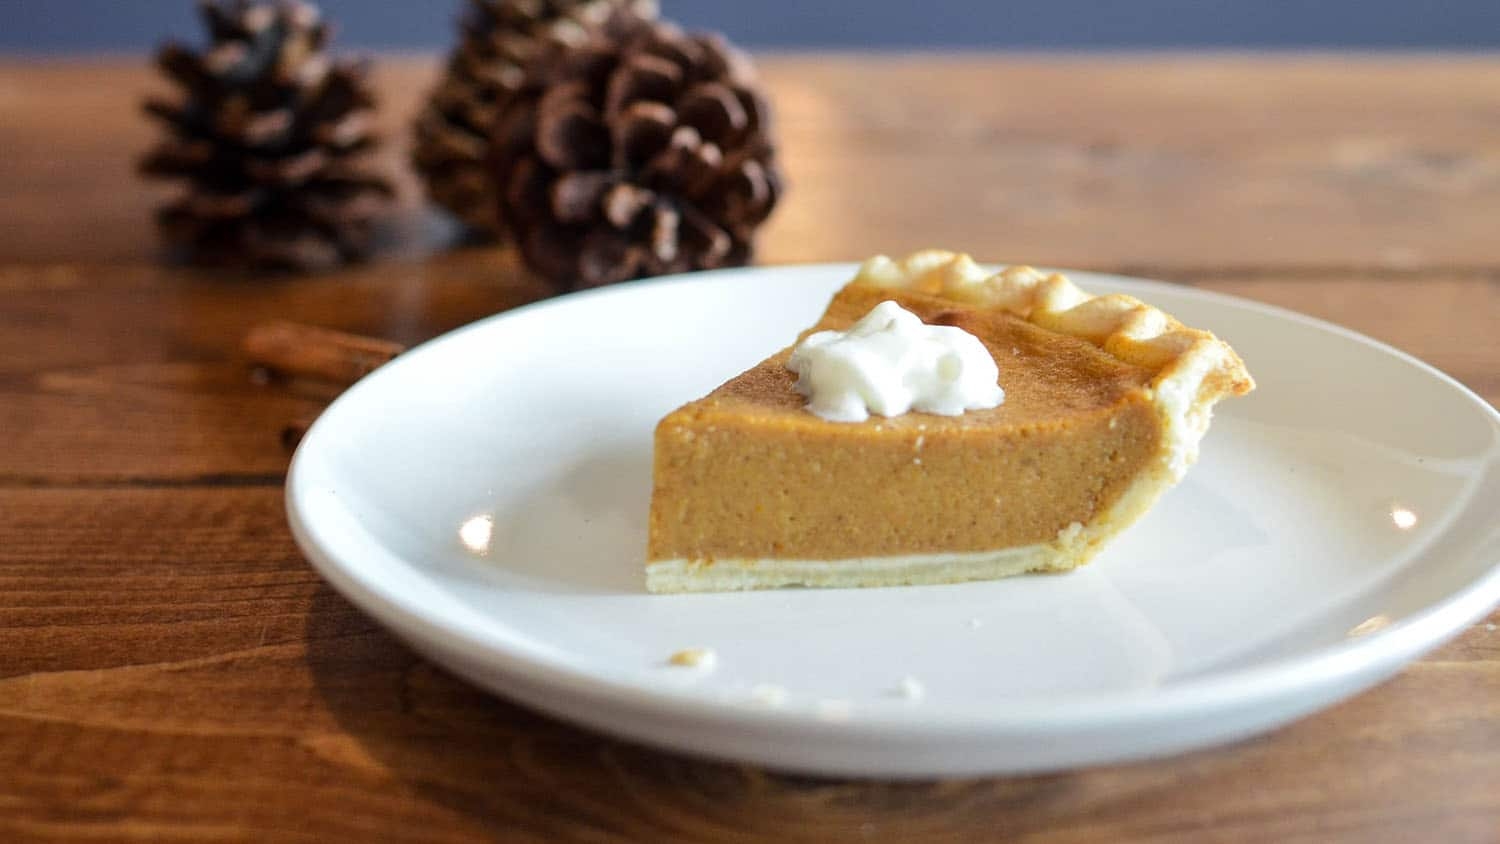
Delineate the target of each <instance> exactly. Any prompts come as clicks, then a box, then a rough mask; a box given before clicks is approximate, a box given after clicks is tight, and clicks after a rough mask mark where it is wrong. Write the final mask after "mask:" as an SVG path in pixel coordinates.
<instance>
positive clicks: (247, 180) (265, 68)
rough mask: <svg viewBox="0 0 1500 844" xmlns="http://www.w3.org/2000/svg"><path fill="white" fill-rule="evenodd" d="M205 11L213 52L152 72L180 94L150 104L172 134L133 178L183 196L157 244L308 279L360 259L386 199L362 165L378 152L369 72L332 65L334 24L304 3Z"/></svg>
mask: <svg viewBox="0 0 1500 844" xmlns="http://www.w3.org/2000/svg"><path fill="white" fill-rule="evenodd" d="M200 10H201V12H202V15H203V19H204V22H205V24H206V25H207V28H208V31H209V36H210V39H211V43H210V46H209V47H208V49H207V50H206V51H204V52H202V53H198V52H194V51H192V50H190V49H188V48H186V47H183V46H181V45H179V44H175V43H169V44H167V45H166V46H164V47H162V49H161V51H160V52H159V53H158V54H157V59H156V61H157V64H158V65H159V66H160V67H161V69H162V70H163V71H164V72H165V73H166V74H167V76H168V77H170V78H171V79H172V81H173V82H175V83H176V84H177V85H178V86H179V87H180V88H181V89H182V90H181V94H180V95H179V97H177V98H176V99H173V100H164V99H157V98H151V99H148V100H147V101H146V104H145V108H146V111H147V113H149V114H151V115H152V116H154V117H156V118H158V119H160V120H161V121H162V123H164V124H165V125H166V128H167V130H168V132H169V136H168V137H167V138H165V139H164V140H162V141H161V142H160V143H159V144H158V145H157V147H156V148H155V149H153V150H152V151H151V152H150V153H148V154H147V155H146V156H145V157H144V158H143V159H142V160H141V162H140V170H141V172H142V173H143V174H145V175H147V176H153V177H160V178H170V179H180V180H182V181H183V182H184V183H185V187H186V190H185V192H184V193H183V195H182V196H181V197H180V198H178V199H176V200H174V201H172V202H171V203H169V204H167V205H166V206H164V207H163V208H161V209H160V210H159V211H158V212H157V222H158V225H159V227H160V229H161V231H162V234H163V236H164V237H165V238H166V240H167V241H168V242H169V243H170V244H172V245H173V246H174V247H176V248H177V249H178V250H180V251H181V252H182V253H184V254H185V256H186V257H188V258H190V259H192V260H194V261H197V262H200V263H210V264H242V265H248V266H252V267H256V268H274V269H296V270H310V269H319V268H324V267H328V266H332V265H335V264H337V263H339V262H341V261H346V260H353V259H356V258H359V257H362V256H363V255H364V254H365V252H366V251H367V248H368V246H369V239H370V231H371V227H372V223H373V220H374V218H375V217H376V216H377V215H378V214H379V212H380V211H381V210H382V209H383V208H384V207H385V205H386V204H387V202H388V201H389V198H390V196H391V193H392V191H391V186H390V184H389V183H388V182H387V181H386V180H385V179H383V178H381V177H380V176H379V175H376V174H374V173H373V172H371V171H370V170H369V169H368V168H367V166H366V165H365V164H364V163H363V158H364V156H365V154H367V153H368V152H369V151H370V150H371V149H372V148H373V147H374V146H375V145H376V143H377V141H376V138H375V136H374V134H373V133H372V132H371V130H370V126H369V116H370V111H371V110H372V108H373V107H374V98H373V96H372V95H371V93H370V90H369V86H368V83H367V81H366V78H365V74H366V69H365V66H364V65H363V64H362V63H357V62H333V61H330V60H329V59H328V57H327V56H326V54H325V53H324V48H325V46H326V44H327V42H328V26H327V24H325V23H323V21H322V20H321V19H320V17H319V14H318V11H317V9H316V8H315V7H313V6H311V5H309V4H307V3H304V2H300V0H277V2H274V3H270V2H260V1H259V0H254V1H252V0H218V1H217V2H215V1H214V0H204V2H202V3H200Z"/></svg>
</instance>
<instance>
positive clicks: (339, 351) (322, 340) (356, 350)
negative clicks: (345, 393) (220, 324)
mask: <svg viewBox="0 0 1500 844" xmlns="http://www.w3.org/2000/svg"><path fill="white" fill-rule="evenodd" d="M242 348H243V350H244V353H245V356H246V357H247V358H249V359H250V362H251V364H253V365H255V366H258V367H264V368H265V369H266V370H269V371H270V372H271V373H272V374H273V375H276V376H280V377H284V378H307V379H314V380H323V381H332V382H334V383H336V384H339V385H342V386H346V387H347V386H349V385H351V384H353V383H354V382H355V381H358V380H359V379H360V378H363V377H364V376H365V375H368V374H369V373H370V372H371V371H373V370H374V369H376V368H378V367H379V366H381V365H382V364H384V363H386V362H388V361H390V360H391V359H392V358H394V357H395V356H396V355H399V354H401V353H402V352H403V351H405V350H406V347H405V346H402V345H401V344H400V343H394V342H392V341H390V340H381V339H378V338H375V337H362V336H360V335H358V334H347V333H345V332H342V331H334V330H332V329H328V328H318V327H317V326H312V325H303V324H301V323H296V322H287V321H285V320H277V321H275V322H266V323H261V324H260V325H256V326H255V327H253V328H251V329H250V333H249V334H247V335H245V341H244V343H243V344H242Z"/></svg>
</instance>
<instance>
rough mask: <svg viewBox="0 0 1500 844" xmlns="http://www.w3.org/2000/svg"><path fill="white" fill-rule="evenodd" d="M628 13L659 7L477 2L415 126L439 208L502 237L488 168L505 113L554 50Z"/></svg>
mask: <svg viewBox="0 0 1500 844" xmlns="http://www.w3.org/2000/svg"><path fill="white" fill-rule="evenodd" d="M620 14H625V15H629V16H631V17H636V18H640V19H642V20H646V19H653V18H655V17H656V14H657V6H656V0H469V4H468V8H467V13H466V14H465V15H464V16H463V17H462V18H461V20H460V23H459V33H460V35H459V43H458V46H456V47H455V48H454V49H453V52H452V54H451V55H449V57H448V66H447V69H446V70H445V71H444V73H443V78H442V79H441V80H440V81H439V82H438V85H437V87H436V88H435V89H434V90H433V92H432V93H431V94H430V95H429V96H428V98H427V103H426V105H425V106H424V107H423V109H422V112H421V113H420V114H419V115H418V116H417V120H416V123H415V125H414V127H413V130H414V132H415V145H414V146H413V149H412V164H413V166H414V167H415V168H416V170H417V172H418V173H420V174H421V176H422V178H423V181H425V182H426V185H427V193H428V195H429V196H430V197H431V198H432V201H433V202H435V203H437V204H438V205H440V206H442V207H444V208H446V209H448V211H450V212H451V213H453V214H454V215H455V216H457V217H458V218H459V219H460V220H462V221H463V222H464V223H465V224H467V225H468V226H469V227H470V228H471V229H473V230H475V231H476V232H480V233H483V234H488V235H492V236H493V235H498V234H500V231H499V221H498V220H497V219H496V216H495V189H494V183H493V181H492V180H491V178H490V173H489V168H488V162H489V157H490V130H491V128H492V126H493V125H494V122H495V113H496V111H497V109H498V108H499V107H500V105H502V104H503V103H504V102H505V101H506V100H508V99H509V98H510V97H511V96H513V95H514V94H515V92H516V91H517V90H518V89H520V87H521V85H522V83H523V82H524V81H525V78H526V77H525V73H524V71H523V68H524V67H525V66H526V65H527V64H529V63H531V62H532V61H533V60H535V59H536V58H537V56H538V55H540V54H541V53H542V52H543V50H544V49H545V48H546V47H547V46H548V45H551V44H575V45H576V44H581V43H583V42H584V41H586V40H587V39H588V38H589V37H590V33H591V32H593V31H594V30H596V29H599V28H600V27H602V26H604V25H606V24H607V23H608V22H609V21H611V20H614V19H615V18H616V16H617V15H620Z"/></svg>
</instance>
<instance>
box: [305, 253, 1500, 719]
mask: <svg viewBox="0 0 1500 844" xmlns="http://www.w3.org/2000/svg"><path fill="white" fill-rule="evenodd" d="M857 266H858V264H856V263H847V262H832V263H798V264H781V265H774V266H762V267H737V268H728V269H720V270H710V271H705V272H696V273H682V274H677V275H671V276H663V277H659V278H654V279H646V280H641V281H635V282H630V283H628V284H623V285H616V286H611V287H605V288H598V289H594V290H588V291H579V292H575V293H569V294H564V295H561V296H556V297H551V298H547V299H543V300H539V301H537V302H532V303H528V304H526V305H523V306H520V307H518V308H513V309H510V310H507V311H503V312H500V313H497V314H492V315H490V316H487V317H483V318H481V319H479V320H476V321H474V322H471V323H468V324H466V325H463V326H459V327H457V328H455V329H453V330H451V331H448V332H445V333H444V334H441V335H439V336H437V337H435V338H432V339H431V340H427V341H425V342H423V343H420V344H418V345H416V346H414V347H412V348H411V349H410V350H408V351H407V352H405V353H404V354H402V355H400V356H399V357H398V358H396V359H395V360H393V361H391V362H390V363H388V364H386V365H385V366H383V367H381V368H380V369H379V370H376V371H375V372H373V373H371V374H370V375H369V376H366V377H365V378H364V379H362V380H361V381H359V382H358V383H356V384H355V385H354V386H352V387H351V388H350V389H348V390H346V391H345V392H344V393H343V394H342V395H340V396H339V397H337V398H336V399H335V400H334V401H333V402H332V403H330V405H329V406H328V408H327V409H325V411H324V412H323V414H321V415H320V416H319V417H318V419H317V420H316V421H314V423H313V424H312V426H311V427H310V428H309V429H308V431H307V434H306V435H305V436H304V437H303V439H302V442H301V443H300V444H299V445H298V447H297V449H296V452H295V453H294V454H293V457H292V461H291V465H290V467H289V469H288V472H287V478H286V484H285V505H286V512H287V519H288V523H289V525H290V527H291V531H292V534H293V537H294V539H295V540H296V543H297V545H298V547H299V550H301V551H302V553H303V554H304V555H305V556H306V558H307V559H308V561H309V562H310V563H311V564H312V565H313V567H314V568H315V569H316V570H317V571H318V573H319V575H320V576H321V577H322V578H323V579H324V580H325V581H327V582H328V583H329V584H330V585H331V586H333V587H334V588H335V589H336V590H337V591H338V592H339V593H340V594H341V595H342V596H343V597H345V598H346V599H348V600H349V601H351V602H352V603H353V604H355V605H356V606H357V607H359V609H360V610H361V611H363V612H365V613H366V614H368V615H370V616H372V617H373V618H375V619H376V620H377V621H379V622H380V623H382V624H383V625H385V626H387V627H389V628H391V629H393V630H395V631H396V632H397V633H398V634H400V635H402V636H403V637H407V638H415V639H418V640H420V641H422V642H424V643H427V644H435V645H437V646H439V647H442V648H445V649H447V650H448V651H449V652H460V653H469V654H472V653H475V652H476V651H478V652H479V653H480V654H481V655H482V661H483V663H484V664H485V665H486V666H487V667H488V668H490V669H492V670H494V671H497V672H499V673H500V674H502V675H515V676H517V678H518V679H520V680H522V681H523V682H525V683H527V684H529V685H531V686H532V687H538V686H540V687H544V688H547V689H549V690H553V691H556V692H557V693H559V694H566V695H569V696H570V697H574V698H579V697H582V698H588V699H593V700H596V701H597V700H607V701H609V702H610V703H612V704H614V705H616V706H622V705H623V706H629V707H630V708H632V709H634V710H637V711H641V710H650V711H653V712H657V713H660V714H667V715H671V716H676V717H681V718H691V719H693V720H695V721H698V722H719V723H724V722H734V723H738V724H744V723H746V722H747V719H748V721H751V722H755V723H768V724H775V725H777V726H778V727H779V728H787V727H808V728H815V729H817V730H818V731H820V732H823V731H837V732H842V733H846V734H859V733H865V732H871V733H873V732H878V733H880V734H882V735H885V736H892V735H911V736H941V735H965V734H973V733H990V732H996V731H1001V732H1004V731H1014V730H1019V729H1038V728H1042V729H1076V728H1078V727H1080V726H1085V725H1087V726H1090V727H1108V726H1124V725H1128V724H1133V723H1142V722H1145V721H1150V720H1155V719H1160V718H1170V717H1175V716H1176V715H1179V714H1186V713H1197V714H1203V713H1205V712H1213V711H1215V710H1219V709H1223V708H1225V707H1231V706H1233V707H1240V706H1244V705H1247V704H1253V703H1254V702H1256V701H1271V700H1277V699H1280V698H1282V697H1283V696H1285V695H1288V694H1293V693H1296V692H1297V691H1298V690H1299V689H1305V688H1308V687H1321V686H1324V685H1331V684H1336V683H1339V682H1347V681H1350V680H1351V679H1353V678H1356V677H1358V676H1360V675H1361V674H1363V673H1368V672H1371V671H1373V670H1376V669H1378V668H1380V667H1382V666H1384V667H1390V668H1391V669H1392V670H1395V669H1397V668H1399V667H1400V666H1403V665H1405V664H1406V663H1408V662H1409V661H1411V660H1413V659H1415V658H1417V657H1419V656H1420V655H1421V654H1423V653H1425V652H1427V651H1429V650H1431V649H1433V648H1436V647H1437V646H1439V645H1441V644H1442V643H1443V642H1445V641H1447V640H1448V639H1449V638H1451V637H1452V636H1454V635H1457V634H1458V633H1460V632H1461V631H1462V630H1464V629H1466V628H1467V627H1469V626H1471V625H1472V624H1474V623H1475V622H1477V621H1478V620H1479V619H1480V618H1482V617H1483V616H1484V615H1485V614H1486V613H1488V612H1489V611H1490V610H1491V609H1492V608H1493V607H1494V606H1495V605H1496V604H1497V603H1500V560H1496V561H1493V562H1491V563H1490V564H1489V568H1488V569H1487V570H1486V571H1484V572H1483V573H1482V574H1481V575H1479V576H1478V577H1476V578H1475V579H1473V580H1472V581H1470V582H1469V583H1468V584H1466V585H1465V586H1463V587H1462V588H1460V589H1458V590H1455V591H1453V592H1450V593H1448V594H1447V595H1446V596H1445V597H1443V598H1442V599H1440V600H1438V601H1436V602H1434V603H1430V604H1428V605H1426V606H1424V607H1423V608H1422V609H1420V610H1418V611H1416V612H1414V613H1412V614H1410V615H1408V616H1406V617H1405V618H1403V619H1400V620H1398V621H1396V622H1395V623H1392V624H1391V625H1389V626H1387V627H1385V628H1383V629H1381V630H1378V631H1375V632H1372V633H1370V634H1368V635H1365V636H1360V637H1357V638H1353V639H1345V640H1343V641H1341V642H1339V643H1337V644H1334V645H1330V646H1324V647H1321V648H1315V649H1311V650H1308V651H1304V652H1299V653H1297V654H1295V655H1293V656H1290V657H1281V658H1273V659H1271V660H1269V661H1267V662H1264V663H1259V664H1255V665H1251V666H1248V667H1239V668H1233V669H1228V670H1224V671H1210V672H1207V673H1206V674H1203V675H1199V676H1194V677H1190V678H1188V679H1185V680H1182V681H1180V682H1174V683H1171V684H1167V685H1157V686H1153V687H1150V688H1146V689H1131V690H1123V691H1122V690H1112V691H1104V692H1087V693H1071V694H1069V695H1065V696H1057V697H1055V698H1049V699H1046V700H1045V704H1044V705H1041V704H1042V703H1043V699H1041V698H1032V697H1026V698H1016V699H1014V700H1007V701H1005V703H1006V706H1004V707H1000V708H996V707H976V706H960V705H956V704H952V703H947V704H940V705H937V704H929V705H924V706H923V707H909V706H900V705H898V704H899V702H891V703H892V705H877V704H875V703H870V704H866V705H862V706H861V707H860V708H859V714H858V717H855V718H850V719H847V720H840V721H833V720H828V719H825V718H820V717H817V713H816V712H815V711H813V709H812V708H811V707H807V706H802V705H798V704H797V702H796V701H795V700H793V701H789V702H788V703H787V704H786V705H784V706H779V707H767V706H747V705H744V704H743V703H741V702H739V701H734V700H729V699H725V698H724V697H722V696H719V695H710V694H707V693H704V692H702V691H698V690H695V689H694V688H693V687H692V686H684V687H675V686H669V685H666V684H659V685H654V686H649V687H648V686H646V685H645V684H643V683H637V682H631V681H629V680H627V679H624V678H620V677H615V676H610V675H603V674H599V673H595V672H591V671H587V670H582V669H579V668H575V667H573V666H571V665H567V664H563V663H560V662H556V661H549V660H547V659H544V658H539V657H536V656H535V655H534V654H532V653H530V649H529V648H528V647H527V646H526V644H525V643H524V642H519V641H515V640H513V639H511V638H509V637H506V636H496V635H493V631H490V630H474V629H466V628H463V627H460V626H455V625H450V624H444V623H441V622H439V621H435V620H433V619H432V618H431V617H430V614H428V613H423V612H422V611H420V609H418V608H416V607H415V606H410V605H408V604H407V603H405V602H404V601H403V600H402V598H401V596H400V595H398V594H394V593H391V592H387V591H382V590H381V589H379V588H377V587H375V586H374V585H373V584H371V583H368V582H367V581H366V580H365V579H363V578H361V577H359V576H358V575H356V574H354V571H356V570H357V569H358V568H359V564H358V563H353V564H350V563H348V562H346V561H344V560H341V559H339V558H338V555H337V554H336V553H335V552H334V551H333V550H332V549H330V548H325V547H324V545H325V543H322V542H320V541H319V538H318V537H317V529H316V528H315V527H314V526H312V525H310V524H308V523H307V522H306V520H305V519H304V518H303V516H302V511H303V510H304V509H305V508H304V506H303V504H302V496H303V495H305V494H306V493H307V492H309V491H310V490H309V489H308V488H307V487H308V484H309V483H310V482H309V481H307V479H306V476H307V474H308V473H309V471H310V470H309V469H308V465H309V463H311V461H312V458H311V457H309V454H312V453H314V450H315V449H316V448H317V447H318V444H319V443H320V442H321V439H322V438H323V436H324V435H325V434H324V433H323V432H324V431H325V430H326V429H327V427H328V426H329V424H331V423H328V422H327V421H326V420H328V419H330V418H331V417H332V416H333V413H332V411H334V410H335V409H336V408H338V407H339V406H340V405H341V404H347V403H352V402H353V401H355V400H357V398H358V397H359V396H361V395H363V394H364V393H366V392H370V391H372V390H373V389H375V387H374V386H372V385H378V384H379V383H380V381H381V379H382V373H383V372H387V371H388V370H390V369H394V368H395V367H407V366H412V365H416V364H415V363H414V362H416V361H420V359H421V357H423V356H425V355H426V354H429V353H430V349H431V348H433V347H435V346H437V345H438V344H442V343H446V342H450V341H452V340H454V339H455V338H456V337H458V336H460V335H463V334H467V333H469V332H472V331H479V330H485V329H486V328H487V327H488V326H490V325H493V324H496V323H499V322H503V321H508V320H512V319H516V318H519V317H520V316H523V315H529V314H533V313H537V312H540V311H545V310H548V309H553V308H566V307H571V306H574V305H575V304H576V303H577V302H580V301H591V300H594V299H598V298H607V297H615V296H629V295H633V294H636V293H638V292H639V291H640V290H641V289H643V288H650V289H654V288H659V287H663V286H666V285H672V284H680V283H692V282H697V283H716V282H719V283H721V282H723V281H724V280H725V279H726V278H728V277H731V276H735V275H744V274H751V275H754V274H774V275H780V274H789V273H790V274H796V273H805V272H826V273H829V274H830V275H832V274H834V273H836V272H843V273H849V274H852V273H853V271H854V270H855V269H856V268H857ZM986 266H990V264H986ZM999 266H1004V265H1003V264H1000V265H999ZM1044 271H1047V272H1051V271H1053V270H1051V269H1047V270H1044ZM1056 271H1058V272H1064V273H1067V274H1069V275H1070V276H1071V277H1073V278H1074V279H1075V280H1077V281H1079V282H1080V284H1081V285H1082V286H1084V287H1085V288H1086V287H1087V286H1088V284H1089V283H1090V282H1092V281H1098V282H1103V283H1106V284H1117V283H1119V282H1125V286H1127V287H1141V288H1146V289H1150V288H1155V289H1161V290H1166V291H1170V292H1171V293H1172V294H1173V295H1179V296H1187V297H1188V298H1190V299H1201V300H1205V301H1208V302H1212V303H1215V304H1219V305H1221V306H1226V307H1232V308H1240V309H1247V310H1250V311H1253V312H1258V313H1261V314H1264V315H1267V316H1271V317H1275V318H1278V319H1285V320H1290V321H1292V322H1296V323H1299V324H1301V325H1304V326H1307V327H1311V328H1314V329H1317V330H1321V331H1324V332H1328V333H1332V334H1335V335H1338V336H1339V337H1341V338H1342V339H1345V340H1348V341H1352V342H1355V343H1358V344H1360V345H1364V346H1367V347H1370V348H1372V349H1374V350H1376V351H1379V352H1382V353H1385V354H1387V355H1390V356H1393V357H1395V358H1397V359H1398V360H1401V361H1402V362H1404V363H1406V364H1408V365H1414V366H1415V367H1416V368H1418V369H1419V370H1421V371H1422V372H1423V373H1424V374H1426V375H1428V376H1431V377H1436V378H1437V379H1438V380H1439V381H1440V382H1442V383H1444V384H1445V385H1446V386H1448V387H1449V388H1451V389H1454V390H1456V391H1457V392H1458V394H1459V395H1461V396H1462V397H1463V398H1465V399H1467V400H1468V401H1469V402H1470V403H1471V404H1472V405H1474V407H1475V408H1476V410H1478V411H1479V412H1480V414H1481V415H1482V416H1483V417H1485V418H1486V421H1488V422H1489V424H1490V425H1491V427H1492V429H1494V430H1495V431H1496V432H1500V410H1497V409H1496V408H1494V407H1493V406H1491V405H1490V404H1489V402H1487V401H1485V400H1484V399H1483V398H1482V397H1480V396H1479V395H1477V394H1476V393H1474V392H1473V391H1472V390H1470V389H1469V388H1468V387H1466V386H1465V385H1464V384H1463V383H1462V382H1460V381H1458V380H1457V379H1455V378H1453V377H1452V376H1450V375H1448V374H1447V373H1445V372H1443V371H1442V370H1439V369H1437V368H1436V367H1434V366H1432V365H1431V364H1428V363H1426V362H1425V361H1422V360H1420V359H1419V358H1417V357H1415V356H1413V355H1411V354H1409V353H1407V352H1405V351H1402V350H1401V349H1398V348H1396V347H1394V346H1391V345H1390V344H1388V343H1384V342H1382V341H1380V340H1376V339H1374V338H1372V337H1369V336H1367V335H1364V334H1362V333H1360V332H1357V331H1354V330H1353V329H1349V328H1346V327H1344V326H1341V325H1338V324H1336V323H1332V322H1329V321H1327V320H1323V319H1319V318H1317V317H1312V316H1308V315H1306V314H1302V313H1299V312H1297V311H1293V310H1291V309H1289V308H1284V307H1280V306H1277V305H1270V304H1265V303H1261V302H1256V301H1253V300H1249V299H1244V298H1242V297H1239V296H1234V295H1232V294H1227V293H1221V292H1218V291H1212V290H1203V289H1200V288H1196V287H1191V286H1187V285H1182V284H1176V283H1172V282H1166V281H1160V280H1155V279H1144V278H1137V277H1134V276H1127V275H1121V274H1117V273H1108V272H1098V271H1087V270H1056ZM1471 506H1472V505H1471ZM1460 512H1463V511H1460ZM1445 535H1447V534H1446V533H1442V534H1438V535H1437V536H1435V537H1433V538H1432V540H1430V541H1435V540H1437V539H1439V538H1441V537H1442V536H1445ZM393 556H394V555H393ZM398 559H400V558H399V557H398ZM403 561H404V560H403Z"/></svg>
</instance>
